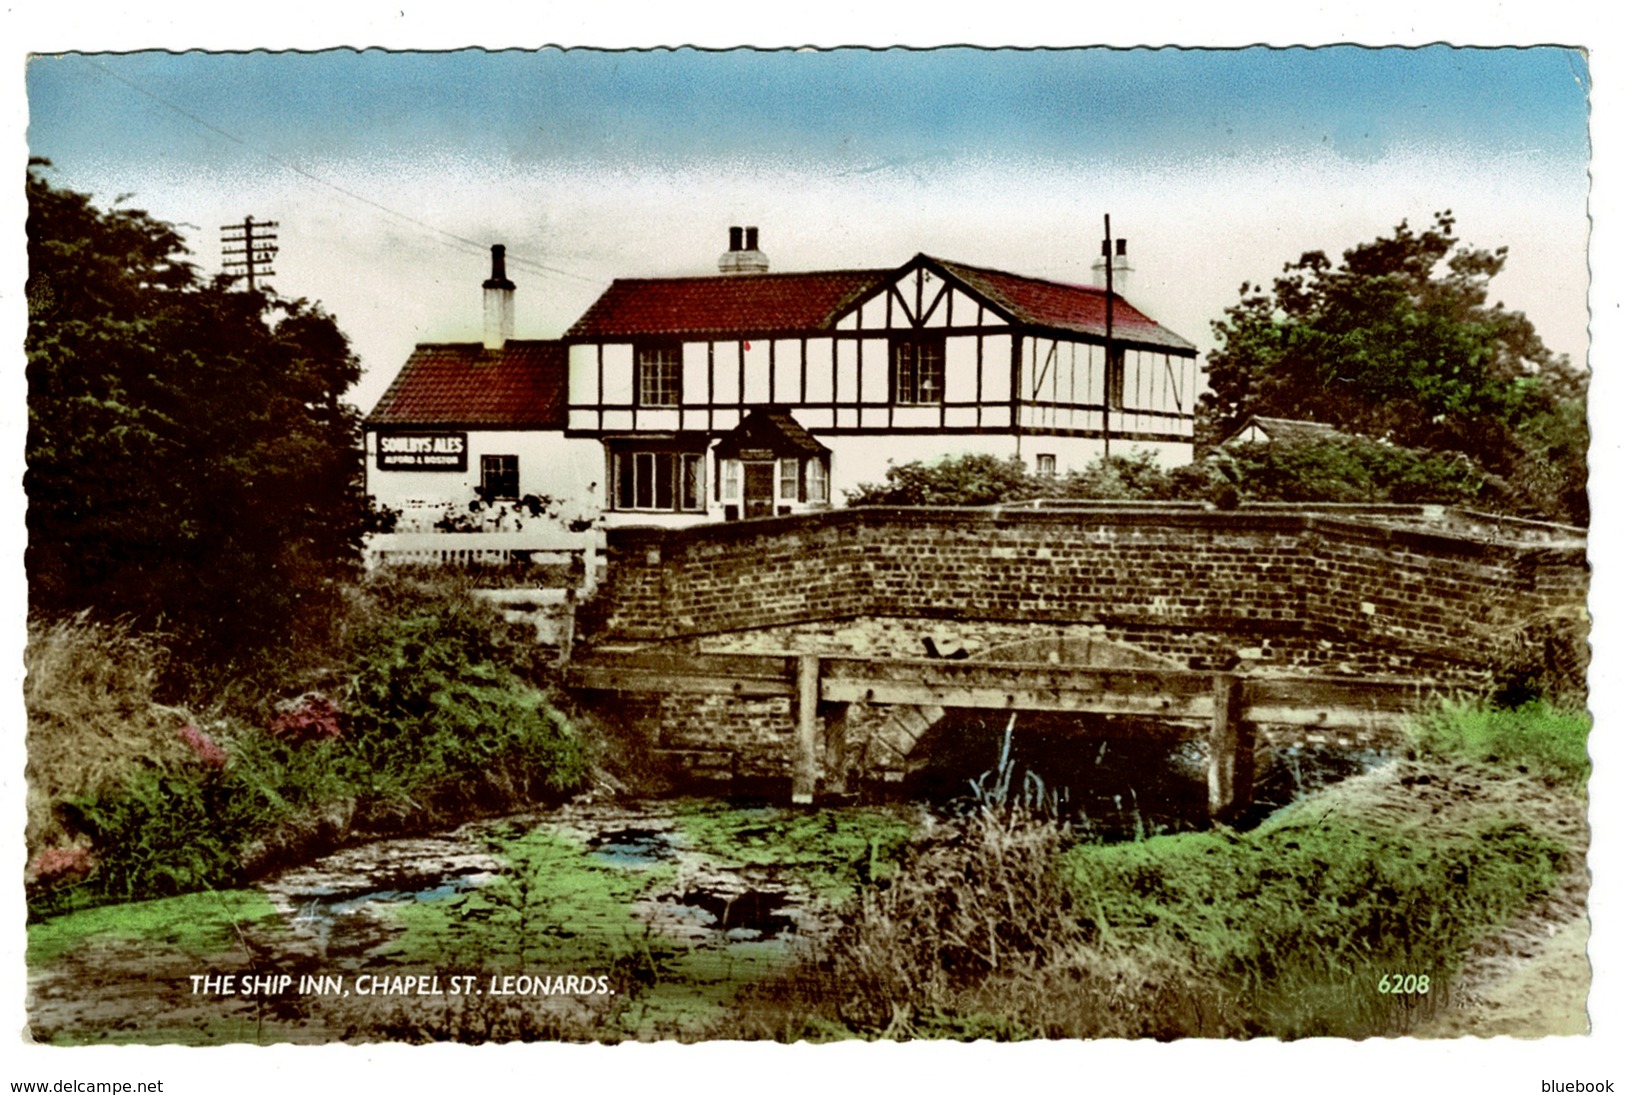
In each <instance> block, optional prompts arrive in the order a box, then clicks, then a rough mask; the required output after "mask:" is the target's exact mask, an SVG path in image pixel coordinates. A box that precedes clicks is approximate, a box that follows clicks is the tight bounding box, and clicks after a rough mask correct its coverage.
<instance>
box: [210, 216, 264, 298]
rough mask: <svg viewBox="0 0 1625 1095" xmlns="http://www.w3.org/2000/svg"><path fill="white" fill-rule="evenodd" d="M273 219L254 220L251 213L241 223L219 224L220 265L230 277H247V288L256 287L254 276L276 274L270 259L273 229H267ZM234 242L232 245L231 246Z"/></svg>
mask: <svg viewBox="0 0 1625 1095" xmlns="http://www.w3.org/2000/svg"><path fill="white" fill-rule="evenodd" d="M277 226H278V224H277V222H276V221H255V220H254V218H253V217H252V216H247V217H244V218H243V223H241V224H222V225H221V226H220V265H221V266H222V267H223V268H224V269H225V271H226V274H227V275H228V276H229V277H230V278H231V279H232V280H233V281H235V280H237V279H238V278H247V279H248V291H249V292H253V291H254V290H255V289H256V288H257V285H256V279H260V278H271V277H275V276H276V271H275V270H273V269H271V260H272V259H273V258H275V257H276V253H277V250H278V248H277V243H276V233H275V232H272V231H270V229H273V228H276V227H277ZM233 245H236V246H233Z"/></svg>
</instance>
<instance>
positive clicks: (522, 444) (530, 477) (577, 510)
mask: <svg viewBox="0 0 1625 1095" xmlns="http://www.w3.org/2000/svg"><path fill="white" fill-rule="evenodd" d="M422 432H432V431H422ZM366 445H367V493H369V494H371V495H372V496H373V498H374V499H376V500H377V501H378V502H379V503H380V504H382V505H386V506H389V507H391V508H392V509H398V510H401V511H402V524H401V528H400V531H402V532H408V531H416V530H415V529H412V528H408V527H407V526H408V524H409V523H411V522H412V521H418V522H427V523H430V524H432V523H433V522H434V520H435V519H436V518H438V517H439V516H440V514H441V513H442V512H443V511H444V510H443V508H444V506H445V505H446V504H447V503H448V502H449V503H451V504H452V505H454V506H456V507H458V508H460V509H462V508H466V507H467V505H468V503H469V502H470V501H472V500H473V499H474V497H475V494H474V488H475V487H477V486H479V483H480V457H482V456H486V455H491V456H499V455H500V456H517V457H519V493H520V495H521V496H523V495H526V494H535V495H547V496H551V497H553V498H558V499H563V500H565V505H564V507H563V508H562V511H561V516H562V517H563V518H565V519H574V518H577V517H589V518H590V517H595V516H597V514H598V510H599V507H600V506H601V505H602V504H603V498H604V447H603V445H601V444H600V443H599V442H597V441H593V440H590V439H583V438H566V437H565V436H564V434H563V433H562V432H560V431H558V430H484V431H474V430H470V431H468V470H466V471H460V472H456V471H383V470H380V469H379V467H378V457H377V434H375V433H374V432H372V431H371V430H369V431H367V437H366Z"/></svg>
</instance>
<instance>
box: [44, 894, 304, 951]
mask: <svg viewBox="0 0 1625 1095" xmlns="http://www.w3.org/2000/svg"><path fill="white" fill-rule="evenodd" d="M276 914H277V913H276V909H275V907H273V906H272V904H271V902H270V900H269V899H267V898H266V896H265V895H264V894H263V893H261V892H259V891H258V890H210V891H205V892H203V893H191V894H182V895H180V896H179V897H162V898H157V899H155V900H152V901H133V902H130V903H128V904H124V905H102V906H98V907H96V908H92V909H81V910H79V911H78V912H70V913H63V914H61V915H60V916H53V917H51V918H50V919H48V920H41V921H39V922H37V923H34V924H30V925H29V926H28V964H29V965H30V966H37V965H40V964H42V963H48V962H52V961H55V960H56V959H58V958H60V957H61V956H63V955H64V954H67V953H69V952H70V951H73V950H74V949H76V948H78V947H81V946H84V945H85V944H88V943H93V942H97V941H101V940H108V939H115V940H126V941H130V942H137V943H150V944H159V945H163V946H167V947H173V948H175V949H176V950H179V951H182V952H184V953H186V954H190V955H192V956H194V957H198V958H203V957H207V956H209V955H212V954H218V953H219V952H221V951H224V950H228V949H230V948H231V947H232V946H234V945H236V942H237V928H238V926H239V925H242V924H245V923H249V922H252V921H259V920H266V919H269V918H271V917H274V916H276Z"/></svg>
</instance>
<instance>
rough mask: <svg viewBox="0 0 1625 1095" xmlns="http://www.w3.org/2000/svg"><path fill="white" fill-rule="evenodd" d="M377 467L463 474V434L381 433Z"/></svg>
mask: <svg viewBox="0 0 1625 1095" xmlns="http://www.w3.org/2000/svg"><path fill="white" fill-rule="evenodd" d="M378 467H379V468H380V469H383V470H393V471H467V470H468V434H466V433H381V434H379V435H378Z"/></svg>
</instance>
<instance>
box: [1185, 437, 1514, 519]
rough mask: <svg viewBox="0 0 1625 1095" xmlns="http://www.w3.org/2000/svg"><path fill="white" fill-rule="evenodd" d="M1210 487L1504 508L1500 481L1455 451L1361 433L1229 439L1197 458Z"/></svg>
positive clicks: (1251, 494) (1244, 494) (1313, 498)
mask: <svg viewBox="0 0 1625 1095" xmlns="http://www.w3.org/2000/svg"><path fill="white" fill-rule="evenodd" d="M1202 467H1203V468H1204V469H1205V470H1206V472H1207V474H1208V477H1209V479H1210V481H1211V482H1212V483H1213V485H1214V487H1215V488H1216V487H1218V486H1219V485H1222V484H1225V483H1228V484H1230V485H1231V486H1233V487H1234V488H1235V489H1236V491H1237V492H1238V493H1239V494H1240V497H1241V499H1242V500H1243V501H1250V502H1342V503H1357V502H1365V503H1381V502H1393V503H1407V504H1415V503H1421V502H1431V503H1437V504H1440V505H1460V506H1472V507H1476V508H1480V509H1491V510H1504V509H1506V508H1508V506H1509V505H1510V501H1509V500H1510V494H1509V491H1508V488H1507V485H1506V484H1505V483H1504V482H1503V481H1501V480H1500V479H1498V478H1496V477H1495V476H1493V475H1490V474H1489V473H1488V472H1486V471H1484V469H1483V468H1481V467H1479V466H1478V465H1477V464H1475V463H1473V461H1471V460H1469V459H1468V458H1467V457H1465V456H1463V455H1461V454H1460V453H1433V452H1427V451H1423V450H1419V449H1407V448H1402V447H1400V446H1398V445H1388V444H1383V443H1381V442H1377V441H1372V440H1370V439H1368V438H1364V437H1344V438H1330V439H1322V440H1316V441H1301V442H1286V441H1278V442H1274V443H1272V444H1246V445H1228V446H1226V447H1225V448H1223V449H1218V450H1215V451H1214V453H1213V454H1212V455H1210V456H1209V457H1208V458H1207V460H1205V461H1204V462H1203V464H1202Z"/></svg>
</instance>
